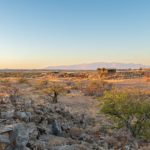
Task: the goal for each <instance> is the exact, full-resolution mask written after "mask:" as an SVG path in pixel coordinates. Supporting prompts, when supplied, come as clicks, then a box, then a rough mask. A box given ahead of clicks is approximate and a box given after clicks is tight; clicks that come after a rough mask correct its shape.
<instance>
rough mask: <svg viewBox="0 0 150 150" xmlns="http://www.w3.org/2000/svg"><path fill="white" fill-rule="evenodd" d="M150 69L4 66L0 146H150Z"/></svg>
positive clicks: (50, 149) (82, 149) (51, 149)
mask: <svg viewBox="0 0 150 150" xmlns="http://www.w3.org/2000/svg"><path fill="white" fill-rule="evenodd" d="M149 72H150V70H148V69H147V70H144V69H143V70H141V69H140V70H116V71H114V70H110V71H109V70H107V69H104V68H103V69H98V70H97V71H48V70H33V71H30V70H28V71H7V72H6V71H1V72H0V150H5V149H6V150H7V149H8V150H12V149H15V150H27V149H31V150H88V149H89V150H92V149H93V150H102V149H103V150H107V149H108V150H109V149H116V150H117V149H118V150H119V149H120V150H123V149H126V150H130V149H131V150H132V149H133V150H136V149H141V150H143V149H145V150H148V149H150V82H149V81H150V80H149Z"/></svg>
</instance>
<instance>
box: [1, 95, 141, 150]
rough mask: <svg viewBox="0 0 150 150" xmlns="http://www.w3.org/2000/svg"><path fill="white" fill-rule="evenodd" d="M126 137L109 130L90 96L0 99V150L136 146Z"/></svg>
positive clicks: (101, 149) (89, 149)
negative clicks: (48, 100)
mask: <svg viewBox="0 0 150 150" xmlns="http://www.w3.org/2000/svg"><path fill="white" fill-rule="evenodd" d="M14 98H15V99H14ZM128 136H129V135H128V134H127V133H126V132H124V131H123V132H121V131H120V132H116V131H115V132H114V131H112V130H111V122H110V121H108V120H107V122H106V120H105V119H104V117H103V116H102V115H100V114H98V108H97V101H96V100H93V99H92V98H90V97H85V96H82V95H80V96H76V97H75V96H73V95H68V96H64V97H61V98H60V101H59V103H57V104H52V103H46V102H45V101H44V100H43V101H42V100H41V102H40V103H37V102H36V101H33V100H31V99H29V100H28V99H24V98H23V97H20V96H15V97H5V99H4V98H3V99H1V105H0V150H107V149H126V150H130V149H138V147H139V145H138V143H137V141H135V140H133V139H131V138H129V137H128Z"/></svg>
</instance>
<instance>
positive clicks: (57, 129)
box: [52, 120, 62, 136]
mask: <svg viewBox="0 0 150 150" xmlns="http://www.w3.org/2000/svg"><path fill="white" fill-rule="evenodd" d="M52 132H53V134H54V135H56V136H60V135H61V134H62V128H61V125H60V123H59V122H58V121H57V120H55V121H54V122H53V124H52Z"/></svg>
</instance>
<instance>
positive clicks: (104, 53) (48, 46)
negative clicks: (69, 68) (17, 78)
mask: <svg viewBox="0 0 150 150" xmlns="http://www.w3.org/2000/svg"><path fill="white" fill-rule="evenodd" d="M89 62H133V63H142V64H146V65H150V0H0V68H42V67H47V66H49V65H68V64H79V63H89Z"/></svg>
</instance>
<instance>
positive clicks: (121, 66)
mask: <svg viewBox="0 0 150 150" xmlns="http://www.w3.org/2000/svg"><path fill="white" fill-rule="evenodd" d="M103 67H104V68H116V69H129V68H131V69H138V68H150V66H146V65H143V64H134V63H116V62H112V63H106V62H97V63H88V64H86V63H85V64H75V65H63V66H48V67H47V68H45V69H51V70H96V69H97V68H103Z"/></svg>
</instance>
